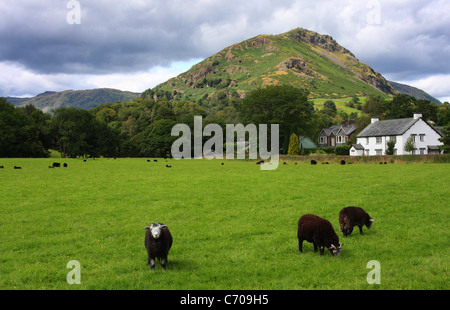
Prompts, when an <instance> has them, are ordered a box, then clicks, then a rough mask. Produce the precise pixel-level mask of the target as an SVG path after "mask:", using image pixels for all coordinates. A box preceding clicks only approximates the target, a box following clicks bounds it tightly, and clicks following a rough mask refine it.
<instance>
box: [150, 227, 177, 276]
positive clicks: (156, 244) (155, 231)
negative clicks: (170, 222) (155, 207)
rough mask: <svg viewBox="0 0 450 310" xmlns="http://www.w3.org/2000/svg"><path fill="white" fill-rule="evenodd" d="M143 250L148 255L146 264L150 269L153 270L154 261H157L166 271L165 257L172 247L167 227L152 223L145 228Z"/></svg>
mask: <svg viewBox="0 0 450 310" xmlns="http://www.w3.org/2000/svg"><path fill="white" fill-rule="evenodd" d="M145 230H146V231H147V232H146V233H145V248H146V249H147V253H148V264H147V265H150V269H151V270H152V271H153V270H154V269H155V260H156V258H158V259H159V261H160V263H161V267H162V268H163V269H164V270H166V265H167V255H168V254H169V250H170V248H171V247H172V234H171V233H170V231H169V228H167V225H164V224H162V223H153V224H152V225H150V226H147V227H145Z"/></svg>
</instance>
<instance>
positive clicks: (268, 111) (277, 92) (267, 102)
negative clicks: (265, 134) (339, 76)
mask: <svg viewBox="0 0 450 310" xmlns="http://www.w3.org/2000/svg"><path fill="white" fill-rule="evenodd" d="M307 96H308V91H306V90H304V89H300V88H295V87H293V86H289V85H282V86H278V85H277V86H266V87H264V88H259V89H256V90H253V91H251V92H250V93H249V94H248V95H247V97H245V98H244V99H243V101H242V103H241V104H240V105H239V107H238V112H239V119H240V121H241V122H243V123H244V124H250V123H252V124H256V125H258V124H267V125H268V128H270V125H271V124H279V126H280V127H279V128H280V146H282V147H283V150H284V153H286V152H287V150H288V147H289V137H290V135H291V133H292V132H298V133H300V134H302V135H305V136H308V135H309V133H312V132H313V131H314V130H315V128H312V126H311V122H312V114H313V110H312V109H311V106H310V104H309V103H308V99H307Z"/></svg>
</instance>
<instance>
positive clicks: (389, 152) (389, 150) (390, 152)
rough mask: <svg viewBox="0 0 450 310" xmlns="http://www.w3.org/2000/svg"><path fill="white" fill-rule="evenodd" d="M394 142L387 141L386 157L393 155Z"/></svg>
mask: <svg viewBox="0 0 450 310" xmlns="http://www.w3.org/2000/svg"><path fill="white" fill-rule="evenodd" d="M395 143H396V142H395V140H389V141H388V142H387V148H386V155H394V148H395Z"/></svg>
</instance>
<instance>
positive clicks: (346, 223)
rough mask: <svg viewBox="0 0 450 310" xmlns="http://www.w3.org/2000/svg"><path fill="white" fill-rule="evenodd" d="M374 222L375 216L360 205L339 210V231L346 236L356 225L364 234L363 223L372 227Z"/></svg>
mask: <svg viewBox="0 0 450 310" xmlns="http://www.w3.org/2000/svg"><path fill="white" fill-rule="evenodd" d="M372 223H373V218H371V217H370V215H369V214H368V213H367V212H366V211H364V210H363V209H362V208H360V207H346V208H344V209H342V210H341V212H339V231H341V232H342V233H343V234H344V237H347V236H350V235H351V233H352V231H353V227H354V226H358V227H359V232H360V233H361V234H362V233H363V231H362V228H363V225H366V226H367V228H370V226H372Z"/></svg>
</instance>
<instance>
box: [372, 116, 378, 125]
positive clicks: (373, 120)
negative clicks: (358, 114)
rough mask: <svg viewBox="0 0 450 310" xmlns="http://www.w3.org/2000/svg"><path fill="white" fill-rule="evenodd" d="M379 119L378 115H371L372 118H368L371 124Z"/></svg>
mask: <svg viewBox="0 0 450 310" xmlns="http://www.w3.org/2000/svg"><path fill="white" fill-rule="evenodd" d="M379 120H380V118H379V117H372V118H371V119H370V123H371V124H373V123H376V122H378V121H379Z"/></svg>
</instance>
